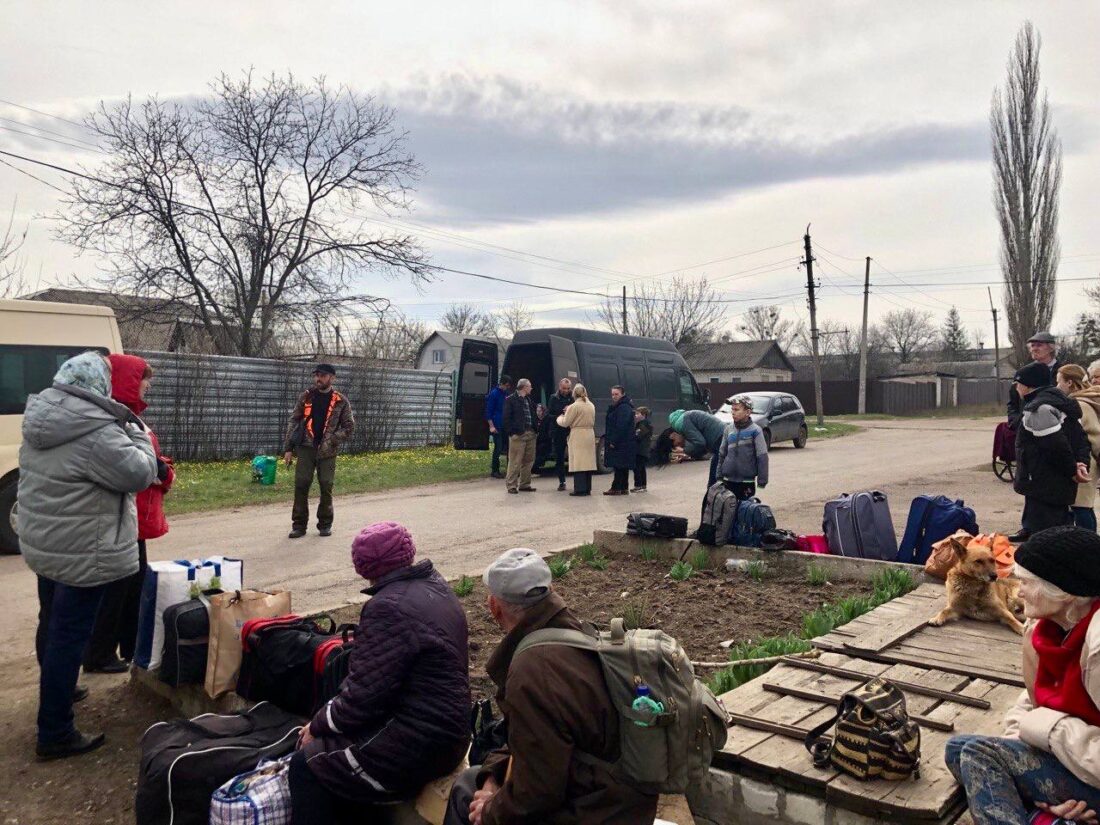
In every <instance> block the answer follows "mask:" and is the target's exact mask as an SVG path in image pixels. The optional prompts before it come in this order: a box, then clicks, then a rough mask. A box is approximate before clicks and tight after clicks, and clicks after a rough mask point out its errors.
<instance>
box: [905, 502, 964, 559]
mask: <svg viewBox="0 0 1100 825" xmlns="http://www.w3.org/2000/svg"><path fill="white" fill-rule="evenodd" d="M958 530H965V531H966V532H968V533H969V534H970V535H972V536H976V535H978V533H979V532H981V531H980V530H979V529H978V521H977V518H976V517H975V515H974V511H973V510H972V509H970V508H969V507H967V506H966V504H965V503H964V502H963V500H962V499H955V500H952V499H950V498H948V497H947V496H917V497H916V498H915V499H913V503H912V504H911V505H910V506H909V519H908V520H907V521H906V522H905V535H904V536H902V539H901V546H900V547H899V548H898V558H897V560H898V561H900V562H905V563H907V564H924V563H925V562H926V561H927V560H928V556H929V555H931V553H932V545H933V544H935V543H936V542H937V541H940V540H941V539H945V538H947V537H948V536H950V535H952V534H953V533H955V532H956V531H958Z"/></svg>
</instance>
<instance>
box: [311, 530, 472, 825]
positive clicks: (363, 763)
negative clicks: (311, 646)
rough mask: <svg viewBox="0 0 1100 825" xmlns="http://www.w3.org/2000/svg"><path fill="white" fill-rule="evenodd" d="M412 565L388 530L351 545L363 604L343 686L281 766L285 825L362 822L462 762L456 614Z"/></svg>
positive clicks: (460, 621)
mask: <svg viewBox="0 0 1100 825" xmlns="http://www.w3.org/2000/svg"><path fill="white" fill-rule="evenodd" d="M415 557H416V546H415V545H414V544H413V539H412V536H411V535H409V531H408V530H406V529H405V528H404V527H402V526H401V525H400V524H397V523H396V522H392V521H385V522H380V523H378V524H372V525H370V526H369V527H365V528H364V529H363V530H361V531H360V532H359V535H357V536H356V537H355V540H354V541H353V542H352V547H351V559H352V563H353V564H354V565H355V572H356V573H358V574H359V575H360V576H362V577H363V578H365V579H367V580H368V581H369V582H370V586H369V587H367V588H366V589H365V590H364V591H363V592H364V593H366V594H367V595H368V596H370V597H371V598H370V600H369V601H368V602H367V603H366V604H365V605H363V611H362V613H361V614H360V618H359V626H358V627H357V628H356V630H355V644H354V645H353V646H352V648H351V655H350V659H349V661H348V675H347V678H346V679H344V682H343V684H342V685H341V686H340V692H339V693H338V694H337V695H336V696H335V697H334V698H333V699H331V700H330V701H329V702H327V703H326V704H325V705H324V706H322V707H321V709H320V710H318V711H317V713H316V714H315V715H314V717H313V720H312V721H311V722H310V723H309V725H308V727H306V728H304V729H303V730H302V734H301V738H300V740H299V742H298V752H297V753H296V754H295V755H294V758H293V759H292V760H291V763H290V772H289V782H290V797H291V825H314V823H316V825H322V824H323V825H330V823H333V822H340V821H358V822H372V821H374V820H373V819H371V816H370V813H369V812H370V806H371V805H372V804H377V803H385V802H392V801H395V800H401V799H411V798H414V797H415V796H416V795H417V793H418V792H419V791H420V789H421V788H422V787H423V786H424V785H426V784H427V783H428V782H431V781H432V780H433V779H436V778H438V777H440V776H446V775H447V774H448V773H450V772H451V771H453V770H454V769H455V768H456V767H457V766H458V764H459V763H460V762H461V761H462V758H463V756H465V754H466V750H467V748H468V747H469V744H470V681H469V640H468V631H467V624H466V613H465V611H464V610H463V609H462V605H461V604H460V603H459V601H458V597H457V596H455V594H454V592H453V591H452V590H451V587H450V585H448V584H447V582H446V580H444V578H443V577H442V576H441V575H439V573H437V572H436V571H435V569H434V568H433V567H432V563H431V562H430V561H429V560H427V559H424V560H423V561H421V562H418V563H415V564H414V560H415Z"/></svg>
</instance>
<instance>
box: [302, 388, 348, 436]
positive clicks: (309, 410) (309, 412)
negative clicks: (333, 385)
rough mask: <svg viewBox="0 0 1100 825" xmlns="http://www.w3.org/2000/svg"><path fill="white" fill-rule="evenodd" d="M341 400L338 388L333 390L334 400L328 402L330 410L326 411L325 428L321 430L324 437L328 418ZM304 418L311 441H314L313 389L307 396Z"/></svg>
mask: <svg viewBox="0 0 1100 825" xmlns="http://www.w3.org/2000/svg"><path fill="white" fill-rule="evenodd" d="M340 401H341V396H340V393H338V392H336V390H333V391H332V400H331V401H329V402H328V411H327V412H326V413H325V426H324V429H323V430H321V437H322V438H324V437H325V432H326V431H327V430H328V420H329V419H330V418H332V410H333V408H334V407H335V406H336V405H337V404H338V403H340ZM302 418H303V419H304V420H305V422H306V435H308V436H309V440H310V441H313V440H314V435H313V391H312V390H311V391H310V393H309V394H308V395H307V396H306V406H305V408H304V409H303V410H302Z"/></svg>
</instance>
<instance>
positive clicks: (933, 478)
mask: <svg viewBox="0 0 1100 825" xmlns="http://www.w3.org/2000/svg"><path fill="white" fill-rule="evenodd" d="M995 424H996V422H995V421H994V420H992V419H990V420H980V421H972V420H931V419H923V420H907V421H876V422H870V423H868V424H867V425H866V428H865V429H864V431H862V432H860V433H857V434H855V435H851V436H848V437H845V438H840V439H835V440H830V441H822V442H819V443H814V442H812V441H811V442H810V445H809V446H808V447H807V448H806V449H805V450H795V449H794V448H792V447H790V446H780V447H777V448H776V449H774V450H773V451H772V454H771V476H772V479H773V481H772V483H771V485H769V487H768V488H767V490H766V491H765V493H764V496H763V497H764V499H765V500H766V501H767V502H768V503H769V504H770V505H771V506H772V507H773V508H774V510H775V513H776V517H777V519H778V521H779V523H780V526H784V527H789V528H791V529H794V530H798V531H801V532H820V529H821V512H822V511H821V506H822V503H823V502H824V501H825V500H826V499H828V498H831V497H833V496H834V495H836V494H837V493H840V492H844V491H851V490H856V489H881V490H884V491H886V492H887V493H888V494H890V497H891V502H892V505H893V515H894V521H895V524H896V525H897V527H898V529H899V530H900V529H901V528H902V526H903V523H904V518H905V512H906V508H907V506H908V502H909V500H910V498H911V497H912V495H915V494H917V493H920V492H943V493H945V494H950V495H953V496H957V497H963V498H965V499H966V500H967V501H968V503H971V504H972V505H974V506H976V507H977V508H978V510H979V516H983V514H988V516H989V517H990V526H991V527H996V528H997V529H1003V528H1005V527H1013V526H1014V524H1013V523H1014V519H1015V512H1016V508H1017V506H1018V500H1017V499H1016V497H1015V496H1014V495H1013V494H1012V492H1011V488H1010V487H1009V485H1007V484H1002V483H1000V482H998V481H997V480H996V479H995V478H994V476H993V475H992V474H991V473H989V472H979V471H978V468H979V467H980V466H982V465H984V466H988V461H989V455H990V449H991V445H992V439H993V428H994V426H995ZM706 474H707V464H706V462H695V463H690V464H685V465H680V466H675V467H669V468H666V469H664V470H660V471H651V472H650V475H649V481H650V486H649V490H650V492H648V493H646V494H644V495H631V496H629V497H623V498H613V497H605V496H602V495H599V491H601V490H602V489H603V488H604V486H605V485H606V480H605V479H597V480H596V484H595V487H596V491H597V492H596V494H595V495H593V496H592V497H591V498H588V499H578V498H571V497H569V496H567V495H566V494H565V493H558V492H556V490H555V488H556V483H555V480H553V479H549V478H546V479H542V480H541V481H537V482H536V485H537V486H538V488H539V491H538V492H537V493H535V494H529V495H522V494H521V495H519V496H509V495H507V494H506V493H505V492H504V483H503V482H501V481H494V480H491V479H485V480H479V481H469V482H458V483H448V484H438V485H432V486H427V487H417V488H413V489H408V490H397V491H393V492H389V493H371V494H364V495H349V496H344V497H341V498H338V499H337V502H336V525H335V528H334V532H333V535H332V536H331V537H330V538H320V537H319V536H318V535H317V534H316V532H311V533H310V534H308V535H307V536H306V537H304V538H301V539H297V540H294V541H292V540H289V539H287V537H286V534H287V531H288V529H289V521H290V506H289V504H278V505H264V506H261V507H248V508H241V509H237V510H231V511H220V512H217V513H211V514H192V515H189V516H181V517H178V518H176V519H174V520H173V522H172V530H171V532H170V533H169V534H168V535H167V536H166V537H165V538H163V539H159V540H157V541H154V542H151V543H150V548H149V555H150V558H152V559H175V558H196V557H200V556H208V555H213V554H216V553H220V554H223V555H228V556H237V557H240V558H243V559H245V578H246V584H247V585H249V586H256V587H265V586H283V587H287V588H290V589H292V590H293V592H294V605H295V608H296V609H302V610H312V609H318V608H323V607H331V606H333V605H335V604H340V603H342V602H344V601H345V600H352V599H356V598H358V597H359V596H358V594H359V589H360V588H361V587H362V586H363V582H362V581H361V580H359V579H357V577H356V576H355V574H354V572H353V571H352V568H351V564H350V560H349V550H348V548H349V547H350V543H351V538H352V536H353V535H354V534H355V532H356V531H357V530H358V529H359V528H360V527H361V526H363V525H364V524H367V523H369V522H371V521H379V520H386V519H392V520H395V521H400V522H402V523H403V524H405V525H406V526H408V527H409V529H410V530H412V533H413V535H414V536H415V538H416V542H417V546H418V548H419V550H418V552H419V554H420V556H422V557H430V558H431V559H433V560H434V561H435V562H436V564H437V565H438V566H439V567H440V569H441V570H442V571H443V572H444V574H446V575H448V576H451V575H459V574H461V573H476V572H478V571H480V570H481V569H482V568H483V567H484V566H485V564H486V563H487V562H488V561H490V560H491V559H492V558H493V557H494V556H496V555H497V554H498V553H500V552H501V551H503V550H506V549H508V548H509V547H533V548H535V549H537V550H539V551H548V550H552V549H555V548H558V547H563V546H566V545H575V544H578V543H581V542H584V541H587V540H590V539H591V537H592V531H593V530H595V529H622V528H623V526H624V525H625V522H626V514H627V513H629V512H631V511H637V510H646V511H651V512H663V513H672V514H684V515H688V516H690V517H692V520H693V521H694V520H695V518H697V514H698V508H699V503H700V501H701V498H702V495H703V492H704V487H705V485H706ZM337 479H338V480H339V469H337ZM601 482H603V483H601ZM983 523H984V522H983ZM0 592H2V593H3V594H4V605H5V610H4V611H3V615H2V617H0V661H2V660H4V659H7V658H10V657H11V656H13V655H15V656H18V655H24V654H26V653H27V652H28V651H29V650H30V645H31V639H32V637H33V622H34V617H35V612H36V610H37V602H36V597H35V589H34V577H33V576H32V575H31V574H30V573H29V571H28V570H27V568H26V566H25V565H24V564H23V562H22V560H21V559H19V558H17V557H3V558H0Z"/></svg>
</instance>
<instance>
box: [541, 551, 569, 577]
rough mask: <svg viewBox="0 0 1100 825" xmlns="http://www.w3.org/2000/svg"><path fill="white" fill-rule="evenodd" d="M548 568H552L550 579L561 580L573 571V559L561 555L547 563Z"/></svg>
mask: <svg viewBox="0 0 1100 825" xmlns="http://www.w3.org/2000/svg"><path fill="white" fill-rule="evenodd" d="M546 566H547V567H549V568H550V577H551V578H554V579H560V578H561V577H562V576H565V575H566V574H568V573H569V571H570V570H572V569H573V559H571V558H567V557H566V556H564V555H562V554H559V555H557V556H554V557H553V558H551V559H550V561H548V562H546Z"/></svg>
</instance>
